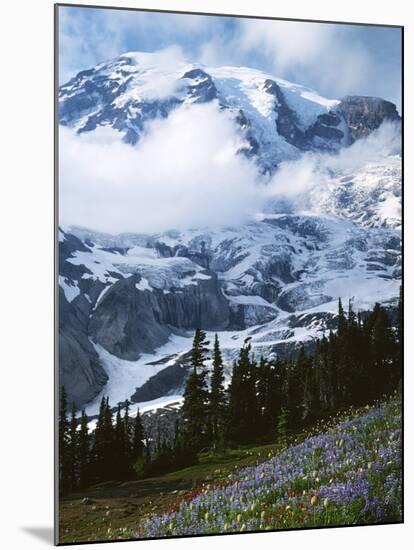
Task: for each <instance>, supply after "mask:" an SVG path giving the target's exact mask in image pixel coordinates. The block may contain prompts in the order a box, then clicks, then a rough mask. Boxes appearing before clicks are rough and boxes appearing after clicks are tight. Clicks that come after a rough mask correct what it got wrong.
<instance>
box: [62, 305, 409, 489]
mask: <svg viewBox="0 0 414 550" xmlns="http://www.w3.org/2000/svg"><path fill="white" fill-rule="evenodd" d="M395 317H396V318H395V319H394V323H392V322H391V319H390V317H389V315H388V314H387V311H386V310H385V309H384V308H383V307H382V306H381V305H379V304H375V306H374V308H373V310H372V311H370V312H368V313H366V314H364V316H362V315H361V314H360V313H358V314H356V313H355V312H354V310H353V307H352V302H351V301H349V303H348V307H347V310H346V311H345V309H344V307H343V305H342V302H341V300H339V302H338V315H337V330H336V331H335V332H334V331H330V332H329V334H328V335H327V336H325V335H324V336H323V337H322V338H321V339H319V340H317V341H316V343H315V345H314V347H313V349H312V350H308V351H306V349H305V347H303V346H302V347H301V348H300V350H299V352H298V354H297V355H296V356H295V357H293V356H291V357H289V358H276V359H271V358H265V357H260V358H259V359H258V360H257V359H256V358H255V356H254V354H253V353H252V347H251V343H250V339H246V340H245V342H244V344H243V346H242V348H241V349H240V353H239V357H238V359H237V361H235V362H234V364H233V369H232V374H231V379H230V382H229V384H228V386H227V387H226V386H225V377H224V364H223V358H222V354H221V350H220V342H219V339H218V337H217V335H216V336H215V341H214V345H213V349H212V353H211V355H210V350H209V344H210V343H209V342H208V340H207V337H206V333H205V332H204V331H202V330H201V329H197V330H196V331H195V336H194V340H193V346H192V350H191V361H190V366H191V372H190V374H189V376H188V378H187V381H186V386H185V391H184V400H183V405H182V408H181V411H180V415H179V418H178V419H177V421H176V424H175V433H174V438H173V441H166V440H158V441H149V440H148V438H146V435H145V433H144V429H143V426H142V422H141V417H140V414H139V411H137V414H136V416H135V417H134V418H133V419H131V418H130V415H129V410H130V403H129V402H128V401H126V402H125V403H124V404H123V407H121V405H118V409H117V412H116V415H115V419H114V418H113V413H112V412H111V409H110V406H109V403H108V399H104V398H103V399H102V402H101V407H100V411H99V416H98V421H97V425H96V429H95V430H94V432H93V433H92V434H89V433H88V425H87V417H86V414H85V412H84V411H83V412H82V415H81V418H80V421H78V419H77V418H76V411H75V408H74V407H73V410H72V415H71V418H70V419H69V420H68V418H67V412H66V397H65V393H64V388H62V395H61V400H60V419H59V456H60V478H61V479H60V481H61V489H62V491H63V492H66V491H70V490H74V489H76V488H84V487H86V486H88V485H90V484H91V483H96V482H99V481H105V480H112V479H119V480H123V479H131V478H134V477H137V476H138V475H140V476H143V475H153V474H157V473H163V472H167V471H171V470H175V469H179V468H182V467H185V466H188V465H190V464H194V463H195V462H196V461H197V456H198V453H199V452H200V451H202V450H204V449H205V450H207V449H208V450H217V449H224V448H226V447H229V446H237V445H243V444H251V443H254V442H260V441H263V442H264V441H274V440H276V439H277V440H279V441H283V440H284V439H286V437H287V435H288V434H291V433H293V432H295V431H297V430H300V429H302V428H303V427H304V426H306V425H308V424H311V423H313V422H314V421H316V420H317V419H318V418H321V417H324V416H326V415H329V414H332V413H333V412H335V411H337V410H340V409H342V408H344V407H347V406H350V405H355V406H359V405H363V404H367V403H370V402H372V401H373V400H375V399H379V398H380V397H382V396H383V395H385V394H387V393H390V392H391V391H393V390H394V389H395V388H396V387H397V386H398V384H399V382H400V380H401V364H402V297H401V295H400V300H399V305H398V309H397V313H396V316H395ZM208 360H210V361H211V367H207V366H206V362H207V361H208ZM208 372H209V373H210V380H209V384H208V383H207V376H208ZM122 408H123V410H124V414H123V416H122V415H121V409H122Z"/></svg>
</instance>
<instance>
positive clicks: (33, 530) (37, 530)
mask: <svg viewBox="0 0 414 550" xmlns="http://www.w3.org/2000/svg"><path fill="white" fill-rule="evenodd" d="M21 530H22V531H24V532H25V533H27V534H28V535H32V537H35V538H37V539H39V540H41V541H43V542H47V543H49V544H51V545H53V544H54V539H53V527H21Z"/></svg>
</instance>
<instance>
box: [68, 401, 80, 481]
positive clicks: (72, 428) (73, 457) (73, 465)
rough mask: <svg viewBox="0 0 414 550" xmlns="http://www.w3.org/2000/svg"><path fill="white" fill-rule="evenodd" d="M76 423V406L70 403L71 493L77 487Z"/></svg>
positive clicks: (69, 452)
mask: <svg viewBox="0 0 414 550" xmlns="http://www.w3.org/2000/svg"><path fill="white" fill-rule="evenodd" d="M77 428H78V421H77V419H76V405H75V403H72V413H71V418H70V424H69V447H68V454H69V487H70V490H71V491H73V490H74V489H75V488H76V486H77V475H78V434H77Z"/></svg>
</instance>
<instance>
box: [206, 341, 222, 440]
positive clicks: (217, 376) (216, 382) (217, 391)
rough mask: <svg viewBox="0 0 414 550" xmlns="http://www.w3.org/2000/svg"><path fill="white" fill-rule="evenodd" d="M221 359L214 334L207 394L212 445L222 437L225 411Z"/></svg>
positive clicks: (218, 344)
mask: <svg viewBox="0 0 414 550" xmlns="http://www.w3.org/2000/svg"><path fill="white" fill-rule="evenodd" d="M223 383H224V373H223V359H222V356H221V351H220V343H219V339H218V336H217V334H216V336H215V340H214V349H213V372H212V375H211V391H210V396H209V409H210V411H209V413H210V422H211V438H212V441H213V444H214V446H216V445H217V443H218V442H219V440H220V439H221V437H222V428H223V424H224V411H225V392H224V386H223Z"/></svg>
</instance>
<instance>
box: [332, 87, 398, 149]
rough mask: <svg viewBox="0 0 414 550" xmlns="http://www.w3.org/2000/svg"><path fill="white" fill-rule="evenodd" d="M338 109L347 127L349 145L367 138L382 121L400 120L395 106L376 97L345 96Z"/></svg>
mask: <svg viewBox="0 0 414 550" xmlns="http://www.w3.org/2000/svg"><path fill="white" fill-rule="evenodd" d="M339 108H340V110H341V112H342V113H343V115H344V117H345V120H346V123H347V125H348V128H349V136H350V142H351V143H352V142H354V141H355V140H357V139H360V138H362V137H366V136H368V135H369V134H370V133H371V132H372V131H373V130H376V129H377V128H379V127H380V126H381V124H382V123H383V122H384V121H395V122H399V121H400V120H401V117H400V116H399V114H398V112H397V109H396V107H395V105H394V104H393V103H390V102H389V101H385V100H384V99H380V98H378V97H365V96H346V97H344V99H342V101H341V103H340V105H339Z"/></svg>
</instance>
